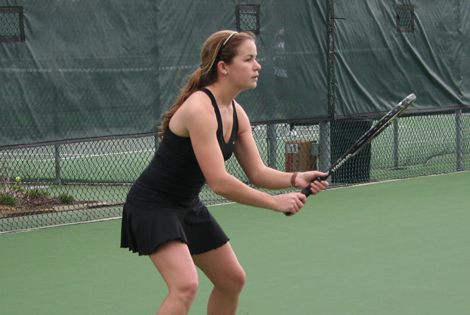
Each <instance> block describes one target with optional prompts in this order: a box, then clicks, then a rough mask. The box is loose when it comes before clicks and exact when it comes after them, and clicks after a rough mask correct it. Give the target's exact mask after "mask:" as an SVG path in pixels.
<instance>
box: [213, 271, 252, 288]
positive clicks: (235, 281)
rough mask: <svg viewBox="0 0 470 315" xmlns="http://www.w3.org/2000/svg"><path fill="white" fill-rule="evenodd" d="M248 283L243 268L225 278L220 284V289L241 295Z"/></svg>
mask: <svg viewBox="0 0 470 315" xmlns="http://www.w3.org/2000/svg"><path fill="white" fill-rule="evenodd" d="M245 282H246V274H245V271H244V270H243V268H241V267H239V268H237V269H236V270H233V271H232V272H231V273H230V274H228V275H227V276H226V277H224V280H223V281H221V282H220V283H219V285H218V286H217V285H216V287H218V289H220V290H222V291H225V292H228V293H240V292H241V291H242V289H243V287H244V285H245Z"/></svg>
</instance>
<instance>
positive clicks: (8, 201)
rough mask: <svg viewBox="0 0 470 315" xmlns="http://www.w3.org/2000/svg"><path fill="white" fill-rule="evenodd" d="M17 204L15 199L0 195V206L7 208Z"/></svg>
mask: <svg viewBox="0 0 470 315" xmlns="http://www.w3.org/2000/svg"><path fill="white" fill-rule="evenodd" d="M17 203H18V200H16V198H15V197H13V196H10V195H3V194H1V195H0V204H2V205H7V206H14V205H16V204H17Z"/></svg>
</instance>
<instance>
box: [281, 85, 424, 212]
mask: <svg viewBox="0 0 470 315" xmlns="http://www.w3.org/2000/svg"><path fill="white" fill-rule="evenodd" d="M415 99H416V96H415V95H414V94H410V95H408V96H407V97H405V98H404V99H403V100H402V101H401V102H400V103H399V104H398V105H397V106H396V107H395V108H394V109H392V110H391V111H389V112H388V113H387V114H385V116H383V117H382V119H380V120H379V121H378V122H377V123H376V124H375V125H374V126H373V127H372V128H370V129H369V130H367V132H366V133H365V134H363V135H362V136H361V137H360V138H359V139H357V141H356V142H354V144H353V145H352V146H351V147H350V148H349V149H348V150H347V151H346V153H344V154H343V155H342V156H341V157H340V158H339V159H338V160H336V162H334V163H333V164H332V165H331V166H330V168H329V169H328V170H327V171H326V172H325V173H327V174H328V175H327V176H325V177H320V178H316V179H315V180H318V181H321V180H325V179H327V178H328V177H329V176H330V175H331V174H332V173H334V172H335V171H336V170H337V169H338V168H340V167H341V165H343V164H344V162H346V161H347V160H348V159H350V158H351V157H353V156H354V155H356V154H357V153H358V152H359V151H361V150H362V149H363V148H364V147H365V146H366V145H367V144H368V143H370V142H371V141H372V140H374V139H375V138H376V137H377V136H378V135H379V134H380V133H382V131H384V130H385V129H386V128H387V127H388V126H389V125H390V124H391V123H392V122H393V121H394V120H395V119H397V118H398V117H399V116H400V115H401V114H403V112H404V111H405V110H406V109H407V108H408V107H409V106H410V105H411V104H413V102H414V101H415ZM301 193H302V194H304V195H305V196H307V197H308V196H310V195H311V194H312V192H311V191H310V185H308V186H307V187H305V188H304V189H303V190H302V191H301ZM284 214H285V215H287V216H289V215H291V212H284Z"/></svg>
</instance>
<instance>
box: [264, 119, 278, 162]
mask: <svg viewBox="0 0 470 315" xmlns="http://www.w3.org/2000/svg"><path fill="white" fill-rule="evenodd" d="M266 127H267V140H268V166H269V167H271V168H273V169H277V138H276V124H269V123H268V124H267V125H266Z"/></svg>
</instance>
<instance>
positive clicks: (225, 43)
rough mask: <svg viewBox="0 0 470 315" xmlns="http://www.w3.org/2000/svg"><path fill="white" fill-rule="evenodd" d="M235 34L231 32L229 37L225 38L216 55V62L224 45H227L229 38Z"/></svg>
mask: <svg viewBox="0 0 470 315" xmlns="http://www.w3.org/2000/svg"><path fill="white" fill-rule="evenodd" d="M235 34H238V32H233V33H232V34H230V35H229V36H228V37H227V39H226V40H225V41H224V43H223V44H222V46H220V49H219V52H218V53H217V58H215V60H216V61H217V60H219V58H220V55H221V54H222V50H224V47H225V45H227V43H228V41H229V40H230V38H232V37H233V35H235Z"/></svg>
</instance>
